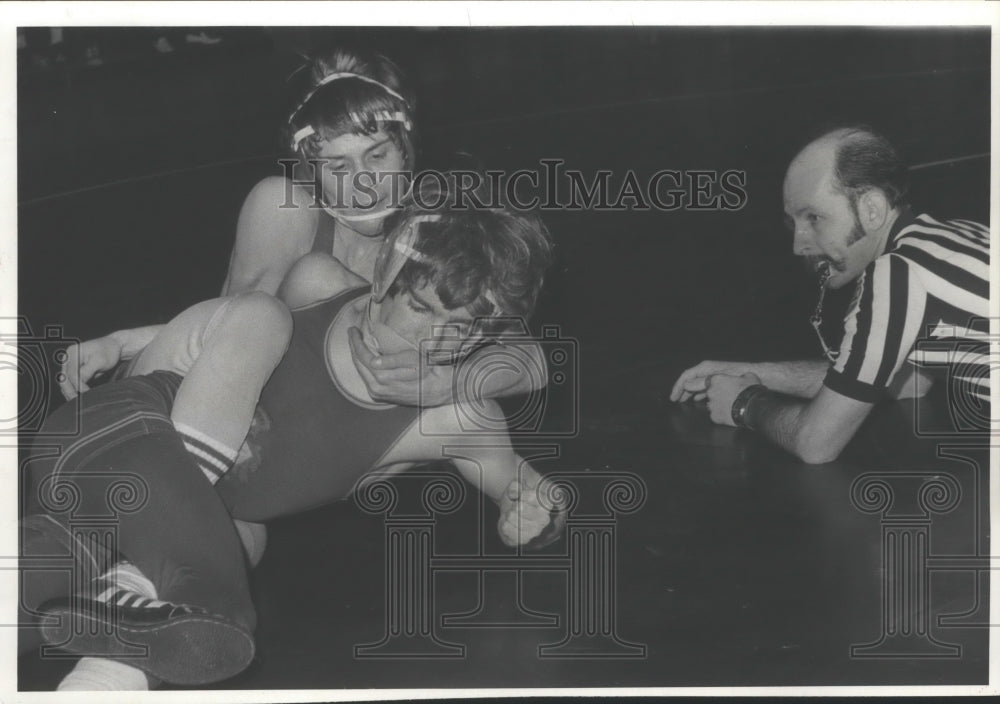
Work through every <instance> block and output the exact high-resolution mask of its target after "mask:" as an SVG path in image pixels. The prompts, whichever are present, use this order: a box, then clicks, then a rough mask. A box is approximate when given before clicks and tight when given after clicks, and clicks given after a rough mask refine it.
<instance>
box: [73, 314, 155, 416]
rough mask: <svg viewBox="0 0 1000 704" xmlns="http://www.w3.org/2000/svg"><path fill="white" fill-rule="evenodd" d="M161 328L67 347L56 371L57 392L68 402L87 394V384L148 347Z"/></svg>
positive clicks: (125, 332)
mask: <svg viewBox="0 0 1000 704" xmlns="http://www.w3.org/2000/svg"><path fill="white" fill-rule="evenodd" d="M162 328H163V326H162V325H150V326H149V327H144V328H133V329H131V330H117V331H115V332H113V333H111V334H110V335H105V336H104V337H98V338H96V339H94V340H87V341H86V342H81V343H79V344H73V345H70V346H69V347H68V348H67V349H66V358H65V359H64V360H63V363H62V365H61V367H60V370H59V371H60V375H59V377H58V382H59V390H60V391H61V392H62V395H63V396H64V397H65V398H66V399H67V400H68V399H71V398H76V396H77V395H79V394H81V393H83V392H84V391H89V390H90V386H89V382H90V381H91V380H93V378H94V377H95V376H97V375H98V374H103V373H104V372H107V371H110V370H111V369H113V368H114V367H115V365H116V364H118V363H119V362H121V361H122V360H124V359H131V358H133V357H135V356H136V355H137V354H139V353H140V352H141V351H142V350H143V349H144V348H145V347H146V345H148V344H149V343H150V342H151V341H152V340H153V338H154V337H156V334H157V333H158V332H159V331H160V330H161V329H162Z"/></svg>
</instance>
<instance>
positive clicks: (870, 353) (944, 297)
mask: <svg viewBox="0 0 1000 704" xmlns="http://www.w3.org/2000/svg"><path fill="white" fill-rule="evenodd" d="M989 249H990V245H989V229H988V228H987V227H985V226H984V225H980V224H979V223H975V222H970V221H969V220H948V221H945V222H941V221H938V220H935V219H934V218H932V217H930V216H929V215H918V216H916V217H913V216H912V215H909V214H908V213H904V214H903V215H901V216H900V217H899V218H898V219H897V221H896V222H895V223H894V224H893V227H892V231H891V232H890V233H889V239H888V241H887V243H886V248H885V253H884V254H883V255H882V256H880V257H879V258H878V259H876V260H875V261H874V262H872V263H871V264H870V265H869V266H868V268H867V269H865V271H864V273H862V275H861V277H860V278H859V279H858V283H857V289H856V292H855V295H854V302H853V303H852V305H851V307H850V310H849V311H848V313H847V317H846V318H845V320H844V338H843V341H842V342H841V345H840V355H839V356H838V358H837V361H836V363H835V364H834V365H833V366H832V367H831V368H830V370H829V372H828V373H827V375H826V379H825V381H824V383H825V384H826V386H828V387H829V388H831V389H833V390H834V391H836V392H838V393H841V394H843V395H845V396H849V397H850V398H853V399H856V400H858V401H866V402H869V403H874V402H875V401H877V400H879V398H880V397H881V396H882V395H883V394H884V392H885V389H886V387H888V386H889V383H890V382H891V381H892V378H893V376H894V375H895V373H896V372H897V371H898V370H899V369H900V367H902V366H903V364H904V362H906V361H907V360H909V361H911V362H915V363H917V364H920V365H927V366H938V367H940V366H945V365H947V366H949V367H951V369H950V374H951V377H950V378H951V381H952V383H953V384H956V385H957V387H958V388H960V389H962V390H963V392H965V393H968V394H971V395H972V396H974V397H976V398H978V399H980V400H982V401H986V402H989V400H990V399H989V395H990V387H989V383H990V373H989V363H988V362H989V351H990V350H989V340H988V337H987V334H988V332H989V321H988V318H987V315H988V307H989V295H990V280H989V262H990V251H989Z"/></svg>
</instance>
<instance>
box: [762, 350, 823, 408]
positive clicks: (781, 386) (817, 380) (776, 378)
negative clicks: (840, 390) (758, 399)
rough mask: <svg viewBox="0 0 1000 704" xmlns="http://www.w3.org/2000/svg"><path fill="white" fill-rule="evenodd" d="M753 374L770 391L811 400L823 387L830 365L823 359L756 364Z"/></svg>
mask: <svg viewBox="0 0 1000 704" xmlns="http://www.w3.org/2000/svg"><path fill="white" fill-rule="evenodd" d="M754 367H755V369H754V373H755V374H757V376H759V377H760V380H761V383H762V384H764V386H766V387H767V388H769V389H771V390H772V391H777V392H778V393H782V394H788V395H789V396H795V397H796V398H804V399H811V398H814V397H815V396H816V394H818V393H819V390H820V389H821V388H822V387H823V378H824V377H825V376H826V372H827V370H828V369H829V368H830V364H829V363H828V362H827V361H826V360H823V359H804V360H796V361H788V362H758V363H757V364H755V365H754Z"/></svg>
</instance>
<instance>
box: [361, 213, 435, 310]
mask: <svg viewBox="0 0 1000 704" xmlns="http://www.w3.org/2000/svg"><path fill="white" fill-rule="evenodd" d="M440 219H441V216H440V215H436V214H427V215H417V216H416V217H415V218H413V219H412V220H410V222H409V223H407V226H406V232H404V233H403V234H401V235H400V236H399V237H397V238H395V240H393V242H392V244H391V245H390V244H389V242H388V241H387V242H386V243H385V244H383V245H382V249H381V250H379V253H378V258H377V259H376V260H375V281H373V282H372V298H374V299H375V301H377V302H378V301H381V300H382V299H384V298H385V295H386V293H388V292H389V289H390V288H391V287H392V282H393V281H395V280H396V277H397V276H399V272H400V271H402V270H403V266H404V265H405V264H406V262H407V260H413V261H415V262H420V261H426V260H427V257H426V256H425V255H424V254H422V253H421V252H419V251H417V249H416V248H415V247H414V246H413V245H414V243H415V242H416V241H417V226H418V225H420V224H421V223H424V222H437V221H438V220H440Z"/></svg>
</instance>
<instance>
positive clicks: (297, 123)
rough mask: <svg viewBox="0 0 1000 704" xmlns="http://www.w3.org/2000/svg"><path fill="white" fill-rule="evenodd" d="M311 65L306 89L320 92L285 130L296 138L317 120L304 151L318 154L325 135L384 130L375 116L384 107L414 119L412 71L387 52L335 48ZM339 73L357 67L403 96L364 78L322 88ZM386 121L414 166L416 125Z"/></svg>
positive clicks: (357, 71)
mask: <svg viewBox="0 0 1000 704" xmlns="http://www.w3.org/2000/svg"><path fill="white" fill-rule="evenodd" d="M309 71H310V81H309V83H308V86H307V90H306V91H305V95H308V94H309V93H310V92H311V91H313V90H315V93H313V94H312V95H311V96H310V97H309V98H308V99H307V100H306V101H305V103H303V104H302V105H301V106H299V107H298V108H297V109H296V110H295V111H293V112H292V114H291V115H290V117H289V119H288V123H287V125H286V134H285V135H284V136H285V143H286V144H290V143H291V140H292V135H293V134H294V133H295V132H296V131H298V130H299V129H300V128H302V127H305V126H306V125H312V127H313V128H314V129H315V130H316V134H313V135H310V136H308V137H306V138H305V139H303V140H302V142H301V144H300V145H299V151H300V152H301V155H302V156H305V157H306V158H314V157H316V156H317V155H318V153H319V150H320V148H321V146H322V143H323V141H324V140H330V139H334V138H336V137H339V136H340V135H343V134H363V135H371V134H374V133H375V132H377V131H378V130H379V122H377V121H376V119H375V116H376V115H377V114H378V113H381V112H390V113H393V112H401V113H403V114H405V115H407V117H408V118H409V120H410V122H411V125H412V124H413V122H414V118H413V115H414V112H415V109H416V98H415V96H414V95H413V92H412V91H411V90H410V88H409V86H408V85H407V81H406V77H405V76H404V74H403V72H402V71H401V70H400V68H399V67H398V66H397V65H396V64H395V63H393V62H392V61H391V60H390V59H388V58H386V57H385V56H383V55H381V54H375V53H368V52H364V51H359V50H354V49H349V48H335V49H331V50H329V51H327V52H325V53H323V54H321V55H319V56H317V57H316V58H314V59H313V60H312V62H311V64H310V65H309ZM333 73H355V74H358V75H360V76H365V77H367V78H371V79H372V80H375V81H378V82H379V83H381V84H383V85H385V86H387V87H389V88H391V89H392V90H393V91H394V92H396V93H398V94H399V95H400V96H402V97H403V100H400V99H399V98H397V97H395V96H394V95H392V94H391V93H389V92H387V91H386V90H385V89H384V88H382V87H381V86H378V85H376V84H374V83H369V82H368V81H365V80H362V79H359V78H341V79H338V80H336V81H332V82H330V83H327V84H326V85H323V86H320V87H319V88H318V89H316V86H317V85H319V83H320V81H322V80H323V78H324V77H325V76H328V75H330V74H333ZM381 127H382V130H383V131H384V132H385V133H386V134H387V135H388V136H389V138H390V139H391V140H392V141H393V143H395V145H396V146H397V147H398V148H399V149H400V151H402V153H403V156H404V163H405V165H406V168H407V169H412V168H413V163H414V160H415V158H416V149H417V144H416V137H415V129H412V128H411V129H410V130H407V129H406V128H405V127H404V126H403V124H402V123H400V122H383V123H381Z"/></svg>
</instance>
